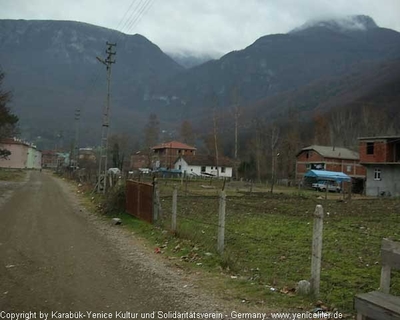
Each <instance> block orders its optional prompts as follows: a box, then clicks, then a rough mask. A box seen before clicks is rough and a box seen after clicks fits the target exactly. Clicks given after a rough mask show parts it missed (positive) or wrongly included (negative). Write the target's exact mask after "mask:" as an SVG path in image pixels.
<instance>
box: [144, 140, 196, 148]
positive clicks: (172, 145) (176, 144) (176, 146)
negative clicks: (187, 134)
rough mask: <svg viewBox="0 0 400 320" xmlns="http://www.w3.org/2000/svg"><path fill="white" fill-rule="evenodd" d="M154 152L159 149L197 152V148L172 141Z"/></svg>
mask: <svg viewBox="0 0 400 320" xmlns="http://www.w3.org/2000/svg"><path fill="white" fill-rule="evenodd" d="M152 149H153V150H157V149H184V150H196V148H195V147H192V146H189V145H187V144H185V143H182V142H179V141H170V142H164V143H162V144H159V145H157V146H155V147H153V148H152Z"/></svg>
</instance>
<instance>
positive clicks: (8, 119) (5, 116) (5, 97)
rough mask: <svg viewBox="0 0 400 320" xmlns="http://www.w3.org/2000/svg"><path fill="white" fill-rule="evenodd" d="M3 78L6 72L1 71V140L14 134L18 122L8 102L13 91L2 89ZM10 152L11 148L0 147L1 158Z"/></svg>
mask: <svg viewBox="0 0 400 320" xmlns="http://www.w3.org/2000/svg"><path fill="white" fill-rule="evenodd" d="M3 79H4V73H3V72H2V71H0V140H2V139H4V138H7V137H10V136H11V135H12V134H14V133H15V131H16V125H17V122H18V117H17V116H16V115H14V114H12V113H11V110H10V108H9V107H7V103H8V102H10V101H11V93H10V92H9V91H4V90H3V89H2V87H3ZM10 154H11V152H10V151H9V150H7V149H1V148H0V158H6V157H8V156H9V155H10Z"/></svg>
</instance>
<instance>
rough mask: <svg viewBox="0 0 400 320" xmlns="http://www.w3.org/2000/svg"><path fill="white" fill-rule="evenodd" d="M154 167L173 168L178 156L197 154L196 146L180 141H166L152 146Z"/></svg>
mask: <svg viewBox="0 0 400 320" xmlns="http://www.w3.org/2000/svg"><path fill="white" fill-rule="evenodd" d="M152 150H153V156H154V157H153V164H154V168H159V167H164V168H167V169H171V168H173V167H174V163H175V160H176V158H177V157H179V156H185V155H190V156H194V155H195V154H196V148H195V147H192V146H189V145H187V144H185V143H182V142H178V141H170V142H165V143H162V144H160V145H157V146H155V147H153V148H152Z"/></svg>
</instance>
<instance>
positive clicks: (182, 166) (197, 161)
mask: <svg viewBox="0 0 400 320" xmlns="http://www.w3.org/2000/svg"><path fill="white" fill-rule="evenodd" d="M174 168H175V169H177V170H181V171H182V172H183V173H185V174H187V175H193V176H214V177H220V178H231V177H232V161H231V160H229V159H227V158H219V159H218V167H217V165H216V160H215V157H212V156H203V155H187V156H185V155H184V156H180V157H179V158H178V159H177V160H176V161H175V164H174Z"/></svg>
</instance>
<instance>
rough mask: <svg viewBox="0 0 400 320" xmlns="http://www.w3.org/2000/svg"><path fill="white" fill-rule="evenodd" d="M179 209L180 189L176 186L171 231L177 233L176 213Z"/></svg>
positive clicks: (173, 197)
mask: <svg viewBox="0 0 400 320" xmlns="http://www.w3.org/2000/svg"><path fill="white" fill-rule="evenodd" d="M177 208H178V189H177V188H176V186H175V187H174V191H173V193H172V222H171V231H172V232H173V233H176V213H177Z"/></svg>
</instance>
